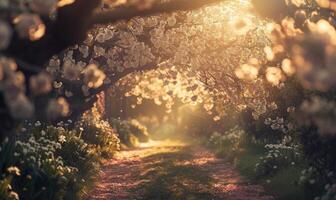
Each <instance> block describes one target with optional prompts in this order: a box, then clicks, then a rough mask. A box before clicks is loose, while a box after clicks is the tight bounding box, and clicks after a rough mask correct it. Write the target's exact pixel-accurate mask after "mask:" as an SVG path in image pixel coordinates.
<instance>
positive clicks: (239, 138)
mask: <svg viewBox="0 0 336 200" xmlns="http://www.w3.org/2000/svg"><path fill="white" fill-rule="evenodd" d="M245 135H246V134H245V131H244V130H242V129H240V128H239V127H238V126H236V127H234V128H232V129H230V130H229V131H226V132H225V133H224V134H221V133H218V132H214V133H213V134H212V135H211V137H210V139H209V141H208V146H209V147H211V148H214V150H215V151H216V153H217V154H218V155H221V156H225V157H226V158H230V159H231V158H233V157H234V156H236V154H237V153H239V152H240V151H241V145H242V144H243V143H244V142H245Z"/></svg>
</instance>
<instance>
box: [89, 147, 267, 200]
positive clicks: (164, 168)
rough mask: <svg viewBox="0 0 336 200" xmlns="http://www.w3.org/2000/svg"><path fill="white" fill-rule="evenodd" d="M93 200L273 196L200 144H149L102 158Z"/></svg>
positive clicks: (214, 199)
mask: <svg viewBox="0 0 336 200" xmlns="http://www.w3.org/2000/svg"><path fill="white" fill-rule="evenodd" d="M90 199H92V200H273V197H271V196H268V195H266V193H265V191H264V189H263V188H262V187H261V186H259V185H254V184H250V183H249V182H248V181H246V180H244V179H243V178H242V177H241V176H240V175H239V173H238V172H237V171H236V170H235V169H234V167H233V166H232V164H230V163H229V162H226V161H224V160H222V159H218V158H216V157H215V155H214V154H213V153H211V152H210V151H208V150H206V149H204V148H201V147H192V146H186V145H182V144H181V143H172V142H154V143H152V144H150V145H147V146H143V147H142V148H138V149H133V150H128V151H122V152H120V153H119V154H118V155H117V157H116V158H115V159H113V160H111V161H109V162H107V163H106V164H105V165H104V167H103V169H102V172H101V181H100V184H99V185H98V186H97V188H96V189H95V191H93V193H92V195H91V198H90Z"/></svg>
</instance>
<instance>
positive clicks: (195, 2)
mask: <svg viewBox="0 0 336 200" xmlns="http://www.w3.org/2000/svg"><path fill="white" fill-rule="evenodd" d="M223 1H225V0H171V1H169V2H165V3H159V4H154V5H153V6H152V7H151V8H149V9H144V10H139V9H138V8H136V7H119V8H115V9H112V10H109V11H103V12H98V13H95V14H93V16H92V18H91V21H90V24H91V25H95V24H108V23H113V22H116V21H120V20H129V19H131V18H133V17H137V16H150V15H155V14H159V13H170V12H174V11H189V10H195V9H198V8H201V7H202V6H205V5H209V4H213V3H220V2H223Z"/></svg>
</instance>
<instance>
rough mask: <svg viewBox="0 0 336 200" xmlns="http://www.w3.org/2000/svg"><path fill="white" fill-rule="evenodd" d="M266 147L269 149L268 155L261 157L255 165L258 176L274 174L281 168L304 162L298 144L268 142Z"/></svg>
mask: <svg viewBox="0 0 336 200" xmlns="http://www.w3.org/2000/svg"><path fill="white" fill-rule="evenodd" d="M265 148H266V149H267V153H266V155H265V156H262V157H260V159H259V162H258V163H257V164H256V165H255V171H256V175H257V176H270V175H274V174H275V173H276V172H277V171H279V170H281V169H286V168H288V166H290V165H295V164H296V163H301V162H302V160H301V155H300V153H299V152H300V151H299V150H298V147H297V146H289V145H288V144H284V143H281V144H267V145H265Z"/></svg>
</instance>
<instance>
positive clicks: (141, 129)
mask: <svg viewBox="0 0 336 200" xmlns="http://www.w3.org/2000/svg"><path fill="white" fill-rule="evenodd" d="M129 126H130V130H131V132H132V134H133V135H134V136H136V137H137V138H138V139H139V141H140V142H148V141H149V136H148V135H149V134H148V130H147V127H146V126H144V125H142V124H141V123H140V122H139V121H138V120H136V119H132V120H130V121H129Z"/></svg>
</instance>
